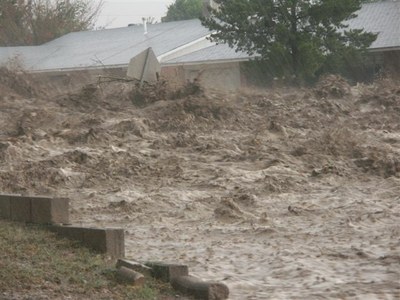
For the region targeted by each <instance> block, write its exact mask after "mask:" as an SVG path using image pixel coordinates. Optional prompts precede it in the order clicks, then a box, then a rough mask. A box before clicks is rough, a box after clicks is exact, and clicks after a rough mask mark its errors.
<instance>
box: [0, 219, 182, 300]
mask: <svg viewBox="0 0 400 300" xmlns="http://www.w3.org/2000/svg"><path fill="white" fill-rule="evenodd" d="M114 266H115V261H114V260H108V259H107V258H106V257H104V256H102V255H99V254H96V253H93V252H91V251H90V250H88V249H86V248H84V247H81V246H80V245H79V244H78V243H75V242H72V241H69V240H65V239H60V238H57V237H56V236H55V235H54V234H53V233H51V232H49V231H47V230H44V228H43V227H40V226H34V225H23V224H16V223H11V222H6V221H1V220H0V297H6V298H16V297H22V298H23V297H26V296H29V297H32V298H35V299H36V298H39V299H40V298H44V297H51V298H53V299H56V298H57V299H59V298H68V297H69V298H72V299H144V300H150V299H174V298H173V297H171V296H168V295H172V294H173V292H172V290H171V289H170V287H169V285H165V284H161V283H159V282H156V281H155V280H153V279H150V278H149V279H148V280H147V283H146V285H145V286H144V287H141V288H137V287H133V286H129V285H120V284H117V282H116V280H115V271H116V270H115V267H114Z"/></svg>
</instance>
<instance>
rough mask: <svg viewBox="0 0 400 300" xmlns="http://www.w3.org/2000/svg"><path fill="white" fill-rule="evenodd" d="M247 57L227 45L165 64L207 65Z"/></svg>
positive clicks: (216, 46) (213, 47)
mask: <svg viewBox="0 0 400 300" xmlns="http://www.w3.org/2000/svg"><path fill="white" fill-rule="evenodd" d="M249 57H250V56H249V55H248V54H246V53H244V52H241V51H239V52H236V51H235V50H234V49H232V48H231V47H229V46H228V45H227V44H219V45H212V46H209V47H207V48H203V49H200V50H197V51H195V52H192V53H189V54H186V55H183V56H180V57H177V58H175V59H171V60H168V61H166V62H165V64H167V65H170V64H174V65H175V64H194V63H196V64H197V63H207V62H218V61H227V60H229V61H233V60H236V61H240V60H248V59H249Z"/></svg>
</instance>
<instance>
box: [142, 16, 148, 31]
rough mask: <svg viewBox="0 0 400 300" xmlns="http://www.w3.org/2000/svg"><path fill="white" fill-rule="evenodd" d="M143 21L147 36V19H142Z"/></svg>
mask: <svg viewBox="0 0 400 300" xmlns="http://www.w3.org/2000/svg"><path fill="white" fill-rule="evenodd" d="M142 21H143V30H144V34H145V35H146V34H147V19H146V18H142Z"/></svg>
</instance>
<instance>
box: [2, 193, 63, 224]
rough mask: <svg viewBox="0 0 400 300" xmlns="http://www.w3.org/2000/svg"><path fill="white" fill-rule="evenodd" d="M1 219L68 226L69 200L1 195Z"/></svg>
mask: <svg viewBox="0 0 400 300" xmlns="http://www.w3.org/2000/svg"><path fill="white" fill-rule="evenodd" d="M0 217H1V218H3V219H9V220H12V221H16V222H24V223H36V224H66V223H68V222H69V199H67V198H51V197H44V196H39V197H37V196H21V195H0Z"/></svg>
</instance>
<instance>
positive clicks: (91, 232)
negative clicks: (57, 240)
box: [50, 226, 125, 258]
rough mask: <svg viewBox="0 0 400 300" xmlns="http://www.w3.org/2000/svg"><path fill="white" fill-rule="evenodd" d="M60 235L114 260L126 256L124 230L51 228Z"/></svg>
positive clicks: (70, 227) (72, 227)
mask: <svg viewBox="0 0 400 300" xmlns="http://www.w3.org/2000/svg"><path fill="white" fill-rule="evenodd" d="M50 230H51V231H53V232H56V233H57V234H58V235H60V236H62V237H65V238H68V239H70V240H75V241H79V242H81V243H82V244H83V245H84V246H86V247H88V248H90V249H92V250H94V251H97V252H99V253H105V254H106V255H108V256H110V257H114V258H120V257H124V256H125V238H124V230H123V229H117V228H88V227H75V226H51V227H50Z"/></svg>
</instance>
